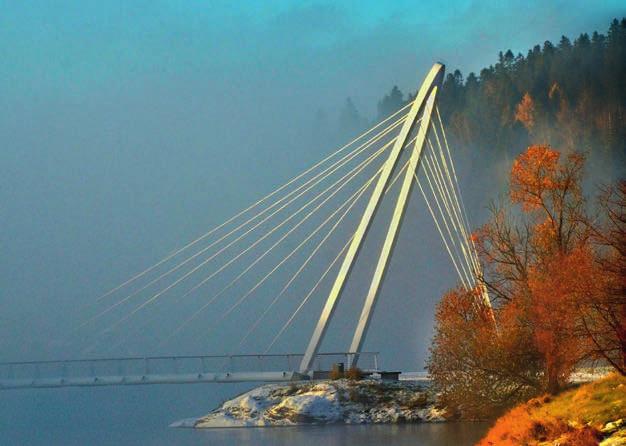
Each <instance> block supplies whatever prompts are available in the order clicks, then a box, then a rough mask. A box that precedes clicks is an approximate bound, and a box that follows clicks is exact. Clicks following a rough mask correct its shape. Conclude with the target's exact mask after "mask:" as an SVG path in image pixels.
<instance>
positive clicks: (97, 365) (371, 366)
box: [0, 352, 378, 381]
mask: <svg viewBox="0 0 626 446" xmlns="http://www.w3.org/2000/svg"><path fill="white" fill-rule="evenodd" d="M302 356H303V355H302V354H301V353H285V354H268V355H219V356H216V355H193V356H153V357H119V358H100V359H68V360H58V361H26V362H1V363H0V380H9V381H13V380H41V379H47V378H57V379H71V378H83V377H90V378H92V377H111V376H118V377H124V376H151V375H186V374H189V375H193V374H195V375H197V374H205V373H237V372H251V371H254V372H280V371H297V370H298V368H299V366H300V361H301V360H302ZM350 356H351V354H350V353H319V354H318V355H317V356H316V358H315V361H314V370H330V369H331V368H332V365H333V364H335V363H344V364H348V363H349V359H350ZM360 365H361V368H363V369H365V370H378V353H377V352H363V353H360Z"/></svg>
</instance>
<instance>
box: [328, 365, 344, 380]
mask: <svg viewBox="0 0 626 446" xmlns="http://www.w3.org/2000/svg"><path fill="white" fill-rule="evenodd" d="M343 377H344V374H343V372H342V371H341V370H339V368H337V367H333V369H332V370H331V371H330V379H332V380H337V379H341V378H343Z"/></svg>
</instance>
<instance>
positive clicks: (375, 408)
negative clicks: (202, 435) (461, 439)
mask: <svg viewBox="0 0 626 446" xmlns="http://www.w3.org/2000/svg"><path fill="white" fill-rule="evenodd" d="M444 415H445V410H444V409H442V408H439V407H438V406H437V405H436V402H435V395H434V393H433V391H432V390H431V389H430V388H429V387H428V386H427V385H424V384H423V383H416V382H410V381H400V382H380V381H374V380H363V381H348V380H343V379H342V380H336V381H317V382H308V381H302V382H294V383H292V384H287V385H284V384H268V385H264V386H261V387H257V388H255V389H252V390H251V391H249V392H246V393H244V394H242V395H240V396H238V397H236V398H233V399H232V400H230V401H227V402H225V403H224V404H222V406H221V407H219V408H218V409H216V410H214V411H212V412H211V413H209V414H207V415H206V416H204V417H201V418H194V419H186V420H181V421H177V422H175V423H172V424H171V426H172V427H194V428H216V427H248V426H291V425H296V424H325V423H348V424H355V423H356V424H364V423H403V422H439V421H445V418H444Z"/></svg>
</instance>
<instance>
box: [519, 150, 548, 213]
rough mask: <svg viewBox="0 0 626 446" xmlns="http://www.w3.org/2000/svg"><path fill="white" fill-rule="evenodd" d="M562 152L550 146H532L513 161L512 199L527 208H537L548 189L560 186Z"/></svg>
mask: <svg viewBox="0 0 626 446" xmlns="http://www.w3.org/2000/svg"><path fill="white" fill-rule="evenodd" d="M559 158H560V153H559V152H557V151H556V150H552V149H551V148H550V147H549V146H543V145H538V146H530V147H529V148H528V149H527V150H526V152H524V153H522V154H521V155H520V156H518V157H517V159H516V160H515V161H513V167H512V169H511V201H512V202H513V203H520V204H521V205H522V208H523V209H525V210H531V209H536V208H538V207H539V206H541V204H542V203H543V202H544V200H545V197H544V194H545V193H546V192H547V191H550V190H554V189H556V188H558V187H559V182H558V179H557V174H558V163H559Z"/></svg>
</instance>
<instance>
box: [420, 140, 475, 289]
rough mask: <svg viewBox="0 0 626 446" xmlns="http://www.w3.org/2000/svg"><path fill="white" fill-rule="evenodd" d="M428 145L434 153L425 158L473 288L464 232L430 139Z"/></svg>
mask: <svg viewBox="0 0 626 446" xmlns="http://www.w3.org/2000/svg"><path fill="white" fill-rule="evenodd" d="M428 145H429V146H430V148H431V151H432V153H426V154H425V155H426V157H425V161H426V162H427V163H428V162H430V165H431V166H432V173H433V179H434V182H435V185H436V186H437V189H438V192H439V194H440V197H441V201H442V203H443V205H444V208H445V210H446V212H447V215H448V218H449V222H450V225H451V226H452V228H453V229H454V232H455V234H456V244H457V250H458V251H459V252H460V254H462V258H463V260H464V261H465V265H464V266H465V268H466V269H467V273H468V275H469V283H470V284H472V286H473V282H474V280H473V279H474V277H475V275H474V274H473V273H472V271H473V266H472V263H471V261H470V259H469V254H468V252H467V251H466V249H465V246H464V244H463V239H464V236H463V230H462V229H461V228H460V227H459V223H458V221H457V219H455V213H454V208H453V205H452V199H451V197H450V195H449V191H448V188H447V187H446V186H447V185H446V183H445V182H444V179H443V175H442V173H441V169H440V166H439V163H438V162H437V158H436V156H434V155H433V153H434V150H435V149H434V148H433V146H432V143H431V141H430V139H428Z"/></svg>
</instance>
